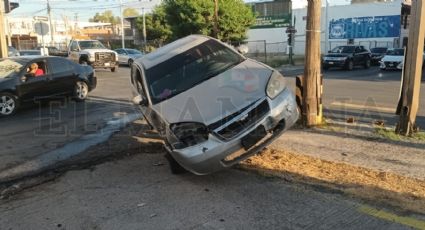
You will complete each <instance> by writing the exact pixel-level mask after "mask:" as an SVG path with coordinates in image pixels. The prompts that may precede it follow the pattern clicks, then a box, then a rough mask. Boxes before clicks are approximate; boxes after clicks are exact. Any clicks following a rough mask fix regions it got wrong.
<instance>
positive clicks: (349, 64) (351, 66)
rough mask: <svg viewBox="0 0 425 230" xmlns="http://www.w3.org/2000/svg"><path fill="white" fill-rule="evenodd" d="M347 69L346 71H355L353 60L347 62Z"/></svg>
mask: <svg viewBox="0 0 425 230" xmlns="http://www.w3.org/2000/svg"><path fill="white" fill-rule="evenodd" d="M345 69H346V70H349V71H351V70H353V69H354V62H353V60H349V61H348V62H347V64H346V65H345Z"/></svg>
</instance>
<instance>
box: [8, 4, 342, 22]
mask: <svg viewBox="0 0 425 230" xmlns="http://www.w3.org/2000/svg"><path fill="white" fill-rule="evenodd" d="M11 1H15V2H18V3H19V4H20V7H19V8H17V9H15V10H14V11H12V13H10V16H12V17H32V16H36V15H38V16H45V15H47V10H46V6H47V0H11ZM49 1H50V5H51V8H52V11H51V12H52V16H53V18H55V19H58V20H61V19H62V18H63V17H64V16H66V17H67V18H68V19H69V20H74V17H75V14H76V13H77V14H78V19H79V21H88V19H89V18H90V17H92V16H93V15H95V14H96V13H97V12H103V11H105V10H113V12H114V13H115V14H116V15H117V16H118V15H119V8H120V4H119V0H49ZM159 1H160V0H122V2H123V7H124V8H127V7H131V8H136V9H137V10H139V11H140V12H141V8H142V7H143V8H145V9H147V10H150V9H152V8H153V6H154V5H155V4H156V3H158V2H159ZM251 1H261V0H246V2H251ZM322 1H323V2H324V0H322ZM329 1H330V3H331V4H332V5H333V4H347V3H349V2H350V1H349V0H329ZM292 2H293V5H294V6H300V5H303V3H304V2H306V0H293V1H292Z"/></svg>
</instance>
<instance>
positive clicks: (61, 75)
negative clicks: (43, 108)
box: [0, 56, 97, 116]
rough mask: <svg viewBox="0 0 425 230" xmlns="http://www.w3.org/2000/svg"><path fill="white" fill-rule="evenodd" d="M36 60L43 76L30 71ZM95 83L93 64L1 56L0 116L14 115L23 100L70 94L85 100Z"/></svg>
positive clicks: (76, 98)
mask: <svg viewBox="0 0 425 230" xmlns="http://www.w3.org/2000/svg"><path fill="white" fill-rule="evenodd" d="M33 63H36V64H37V65H38V67H39V68H41V69H42V70H43V72H44V74H43V75H40V76H35V75H33V74H31V73H28V70H29V68H30V65H31V64H33ZM96 83H97V81H96V77H95V74H94V71H93V69H92V68H91V67H90V66H81V65H78V64H75V63H73V62H71V61H69V60H67V59H65V58H62V57H48V56H46V57H43V56H40V57H30V56H26V57H14V58H5V59H0V116H8V115H12V114H14V113H15V112H16V111H17V110H18V108H19V106H20V105H21V104H22V103H25V102H32V101H34V100H36V99H43V98H49V97H52V96H59V95H71V96H73V98H74V99H75V100H76V101H83V100H85V99H86V98H87V96H88V93H89V91H91V90H93V89H95V88H96Z"/></svg>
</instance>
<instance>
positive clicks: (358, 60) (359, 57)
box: [354, 46, 363, 65]
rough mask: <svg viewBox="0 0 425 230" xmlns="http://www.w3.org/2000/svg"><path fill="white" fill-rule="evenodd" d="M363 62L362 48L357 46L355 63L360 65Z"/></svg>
mask: <svg viewBox="0 0 425 230" xmlns="http://www.w3.org/2000/svg"><path fill="white" fill-rule="evenodd" d="M362 63H363V55H362V49H361V48H360V46H356V48H355V49H354V64H355V65H360V64H362Z"/></svg>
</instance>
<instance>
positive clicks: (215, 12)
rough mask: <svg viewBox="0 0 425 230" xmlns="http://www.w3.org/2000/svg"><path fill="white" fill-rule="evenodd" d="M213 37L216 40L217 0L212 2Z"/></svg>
mask: <svg viewBox="0 0 425 230" xmlns="http://www.w3.org/2000/svg"><path fill="white" fill-rule="evenodd" d="M213 37H214V38H218V0H214V25H213Z"/></svg>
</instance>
